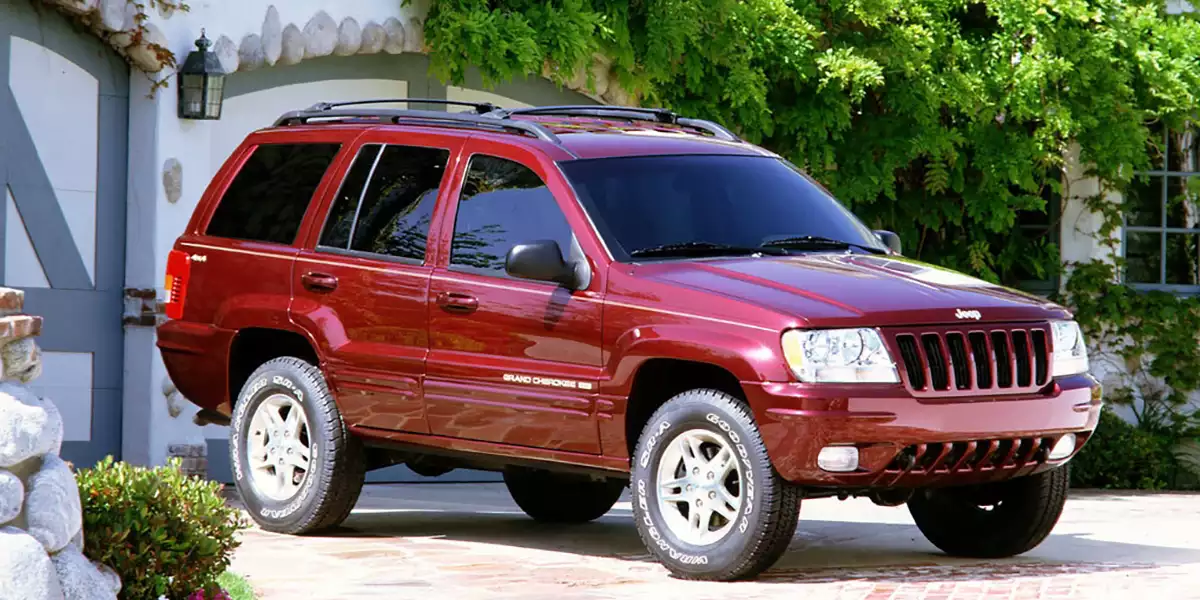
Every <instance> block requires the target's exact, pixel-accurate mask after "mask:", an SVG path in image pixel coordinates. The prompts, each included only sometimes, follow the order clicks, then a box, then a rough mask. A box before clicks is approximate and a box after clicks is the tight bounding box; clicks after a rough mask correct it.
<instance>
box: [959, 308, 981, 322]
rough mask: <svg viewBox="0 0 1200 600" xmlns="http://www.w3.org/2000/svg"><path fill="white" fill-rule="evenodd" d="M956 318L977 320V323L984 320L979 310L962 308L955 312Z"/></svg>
mask: <svg viewBox="0 0 1200 600" xmlns="http://www.w3.org/2000/svg"><path fill="white" fill-rule="evenodd" d="M954 316H956V317H958V318H960V319H975V320H976V321H978V320H980V319H982V318H983V315H982V314H980V313H979V311H977V310H963V309H961V308H960V309H957V310H955V311H954Z"/></svg>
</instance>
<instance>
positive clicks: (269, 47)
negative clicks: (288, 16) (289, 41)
mask: <svg viewBox="0 0 1200 600" xmlns="http://www.w3.org/2000/svg"><path fill="white" fill-rule="evenodd" d="M262 50H263V58H264V59H265V60H266V64H268V65H271V66H275V63H277V62H279V56H280V55H281V54H282V53H283V23H282V22H280V20H279V10H278V9H276V8H275V5H274V4H272V5H270V6H268V7H267V16H266V17H263V24H262Z"/></svg>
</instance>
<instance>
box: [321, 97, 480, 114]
mask: <svg viewBox="0 0 1200 600" xmlns="http://www.w3.org/2000/svg"><path fill="white" fill-rule="evenodd" d="M402 102H406V103H410V104H411V103H417V104H442V105H446V106H470V107H471V108H474V109H475V113H476V114H480V115H484V114H487V113H490V112H495V111H498V110H500V107H499V106H496V105H495V104H492V103H491V102H461V101H459V100H441V99H437V98H374V99H371V100H351V101H349V102H318V103H316V104H314V105H312V106H310V107H308V110H330V109H334V108H341V107H343V106H362V105H364V104H400V103H402Z"/></svg>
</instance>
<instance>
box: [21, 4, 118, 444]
mask: <svg viewBox="0 0 1200 600" xmlns="http://www.w3.org/2000/svg"><path fill="white" fill-rule="evenodd" d="M38 4H39V3H30V2H29V1H28V0H0V285H3V286H5V287H12V288H17V289H21V290H24V291H25V311H26V312H28V313H30V314H35V315H41V316H42V317H44V318H45V324H44V328H43V330H42V335H41V337H40V338H38V340H37V342H38V344H39V345H40V346H41V348H42V352H43V354H42V365H43V370H42V376H41V377H40V378H38V379H36V380H34V381H33V382H32V384H31V387H32V388H34V390H35V391H36V392H38V393H39V394H42V395H44V396H46V397H48V398H50V399H51V400H52V401H54V403H55V404H56V405H57V406H58V410H59V412H60V413H62V416H63V424H64V432H63V433H64V440H65V443H64V444H63V449H62V455H63V457H64V458H66V459H67V460H70V461H72V462H73V463H75V465H76V466H79V467H87V466H91V465H93V464H95V463H96V461H98V460H100V459H101V458H103V457H104V456H106V455H112V456H114V457H118V458H119V457H120V454H121V384H122V378H123V373H122V363H123V357H124V352H125V349H124V330H123V328H122V324H121V316H122V312H123V309H124V306H123V299H122V295H123V292H122V290H123V289H124V280H125V196H126V194H125V182H126V177H127V173H126V158H127V152H126V148H127V142H128V127H127V122H128V116H129V104H128V94H129V75H128V73H129V67H128V65H126V64H125V62H124V61H122V60H121V58H120V57H119V56H117V54H116V53H115V52H113V51H112V50H111V49H110V48H108V47H107V46H106V45H105V44H104V43H103V42H101V41H100V40H99V39H97V38H96V37H95V36H94V35H91V34H90V33H88V32H86V31H83V30H80V29H78V28H76V27H75V26H73V25H72V24H71V23H70V22H69V21H68V20H67V19H66V18H64V17H63V16H61V15H59V14H58V13H56V12H55V11H53V10H45V9H44V8H42V7H41V6H40V5H38Z"/></svg>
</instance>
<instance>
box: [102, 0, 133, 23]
mask: <svg viewBox="0 0 1200 600" xmlns="http://www.w3.org/2000/svg"><path fill="white" fill-rule="evenodd" d="M128 6H129V2H128V0H100V27H101V28H103V29H105V30H107V31H119V30H120V29H121V27H122V26H123V25H124V24H125V8H126V7H128Z"/></svg>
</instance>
